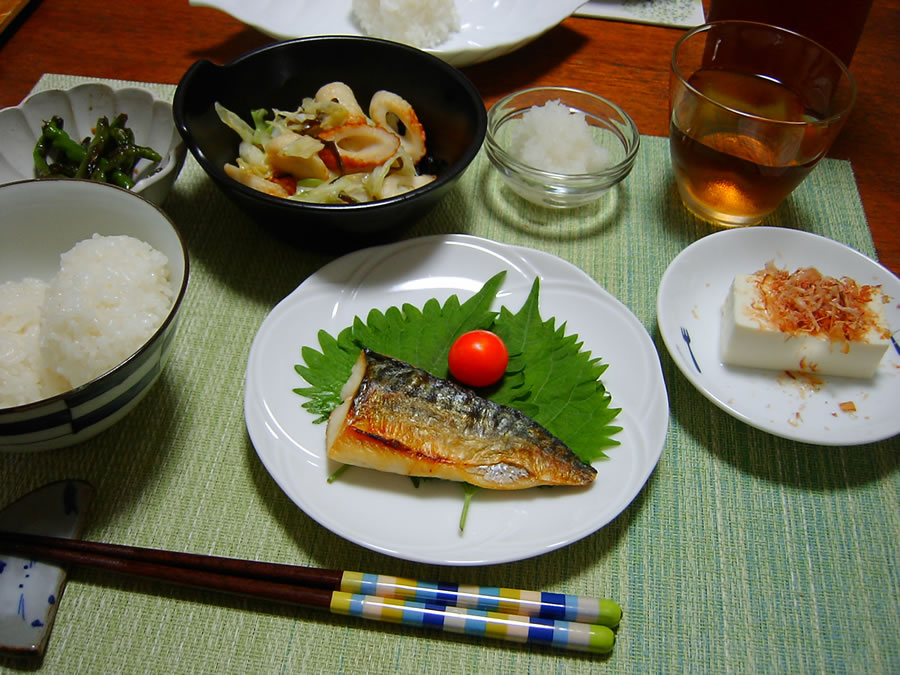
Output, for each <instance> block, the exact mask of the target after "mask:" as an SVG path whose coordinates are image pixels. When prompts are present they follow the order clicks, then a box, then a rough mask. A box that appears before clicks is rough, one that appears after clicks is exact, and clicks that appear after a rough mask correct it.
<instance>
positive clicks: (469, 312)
mask: <svg viewBox="0 0 900 675" xmlns="http://www.w3.org/2000/svg"><path fill="white" fill-rule="evenodd" d="M505 277H506V272H500V273H499V274H495V275H494V276H493V277H491V278H490V279H488V280H487V281H486V282H485V284H484V286H482V287H481V290H479V291H478V293H476V294H475V295H473V296H472V297H471V298H469V299H468V300H466V301H465V302H464V303H462V304H460V302H459V298H458V297H457V296H456V295H452V296H450V297H449V298H448V299H447V301H446V302H445V303H444V304H443V306H442V305H441V304H440V303H439V302H438V301H437V300H435V299H434V298H432V299H431V300H428V301H427V302H426V303H425V306H424V307H423V308H422V309H421V310H419V309H418V308H416V307H414V306H412V305H410V304H404V305H403V307H402V308H398V307H390V308H388V309H387V310H386V311H385V312H382V311H380V310H377V309H373V310H372V311H370V312H369V314H368V316H367V317H366V320H365V321H363V320H362V319H360V318H359V317H356V318H355V319H354V320H353V325H352V326H349V327H347V328H345V329H344V330H342V331H341V332H340V333H339V334H338V337H337V339H335V338H333V337H332V336H331V335H329V334H328V333H327V332H325V331H324V330H322V331H319V333H318V339H319V347H320V348H321V351H317V350H316V349H314V348H312V347H309V346H305V347H303V348H302V349H301V351H300V354H301V356H302V357H303V362H304V364H305V365H300V364H298V365H295V366H294V369H295V370H296V371H297V373H298V374H299V375H300V377H302V378H303V379H304V380H306V382H307V383H309V386H308V387H298V388H296V389H294V390H293V391H294V393H296V394H299V395H300V396H302V397H304V398H306V399H308V400H307V401H305V402H304V403H303V407H304V408H306V409H307V410H308V411H309V412H310V413H312V414H313V415H316V420H315V422H316V423H320V422H324V421H326V420H327V419H328V415H329V414H331V411H332V410H334V409H335V408H336V407H337V406H338V405H340V403H341V387H343V386H344V383H345V382H346V381H347V378H348V377H350V371H351V370H352V369H353V364H354V362H355V361H356V359H357V358H358V357H359V352H360V350H361V349H362V348H363V347H368V348H369V349H371V350H373V351H376V352H379V353H381V354H387V355H388V356H392V357H393V358H395V359H400V360H401V361H406V362H407V363H410V364H412V365H414V366H416V367H418V368H421V369H423V370H426V371H428V372H429V373H431V374H432V375H434V376H435V377H441V378H446V377H447V376H448V375H449V368H448V366H447V354H449V352H450V347H451V345H452V344H453V341H454V340H455V339H456V338H457V337H458V336H459V335H461V334H462V333H465V332H467V331H470V330H475V329H476V328H485V329H487V328H490V326H491V323H492V322H493V320H494V317H495V316H496V315H497V313H496V312H494V311H491V309H490V307H491V305H492V304H493V302H494V298H495V297H496V295H497V290H498V289H499V288H500V284H502V283H503V279H504V278H505Z"/></svg>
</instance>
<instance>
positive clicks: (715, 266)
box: [657, 227, 900, 446]
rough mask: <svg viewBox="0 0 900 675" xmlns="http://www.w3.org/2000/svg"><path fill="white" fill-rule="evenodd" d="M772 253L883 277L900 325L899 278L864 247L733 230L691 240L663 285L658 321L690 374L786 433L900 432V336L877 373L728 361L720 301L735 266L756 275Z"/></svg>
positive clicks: (728, 405) (776, 231)
mask: <svg viewBox="0 0 900 675" xmlns="http://www.w3.org/2000/svg"><path fill="white" fill-rule="evenodd" d="M770 260H771V261H773V262H774V263H775V265H776V266H778V267H780V268H785V269H789V270H790V271H792V272H793V271H794V270H796V269H797V268H798V267H816V268H818V269H819V271H820V272H822V273H823V274H826V275H829V276H834V277H842V276H848V277H851V278H853V279H855V280H856V281H858V282H859V283H861V284H881V287H882V291H883V293H884V294H885V295H887V296H889V297H890V298H892V302H891V303H889V304H887V305H885V307H884V308H885V312H886V314H887V320H888V324H889V325H890V326H891V327H892V330H894V331H896V330H897V328H898V327H900V304H898V299H900V279H898V278H897V277H896V276H895V275H894V274H892V273H891V272H890V270H888V269H886V268H884V267H882V266H881V265H879V264H878V263H876V262H874V261H873V260H871V259H870V258H867V257H866V256H864V255H863V254H862V253H860V252H859V251H856V250H854V249H852V248H850V247H848V246H845V245H844V244H840V243H838V242H836V241H833V240H831V239H827V238H825V237H821V236H819V235H815V234H810V233H808V232H801V231H798V230H791V229H785V228H778V227H748V228H741V229H735V230H724V231H721V232H717V233H715V234H711V235H708V236H706V237H704V238H703V239H700V240H699V241H696V242H694V243H693V244H691V245H690V246H688V247H687V248H686V249H684V250H683V251H682V252H681V253H680V254H679V255H678V256H677V257H676V258H675V259H674V260H673V261H672V263H671V264H670V265H669V267H668V269H667V270H666V272H665V274H664V275H663V278H662V280H661V282H660V285H659V294H658V296H657V317H658V320H659V330H660V332H661V333H662V337H663V341H664V342H665V344H666V348H667V349H668V350H669V353H670V354H671V355H672V358H673V359H674V361H675V364H676V365H677V366H678V368H679V369H680V370H681V372H682V373H684V376H685V377H686V378H687V379H688V380H690V382H691V383H692V384H693V385H694V386H695V387H697V389H698V390H699V391H700V392H701V393H702V394H703V395H704V396H706V397H707V398H708V399H709V400H710V401H712V402H713V403H715V404H716V405H717V406H719V407H720V408H721V409H722V410H724V411H726V412H728V413H730V414H731V415H734V416H735V417H736V418H738V419H739V420H742V421H744V422H746V423H747V424H749V425H751V426H754V427H756V428H757V429H762V430H763V431H768V432H770V433H772V434H775V435H776V436H781V437H783V438H789V439H792V440H797V441H803V442H806V443H815V444H819V445H842V446H846V445H861V444H863V443H872V442H875V441H879V440H883V439H885V438H890V437H892V436H894V435H896V434H897V433H900V415H898V414H897V413H898V410H900V408H898V401H900V351H898V348H897V346H896V343H894V344H893V345H892V346H891V347H890V348H889V351H888V353H887V354H886V355H885V356H884V358H883V359H882V360H881V364H880V365H879V367H878V372H877V373H876V375H875V377H873V378H872V379H871V380H869V379H856V378H847V377H827V376H826V377H817V378H815V379H813V378H805V377H803V376H799V377H798V379H792V378H791V377H790V376H788V375H787V374H786V373H784V372H783V371H771V370H761V369H756V368H735V367H731V366H725V365H724V364H722V362H721V360H720V358H719V330H720V327H721V309H722V305H723V304H724V302H725V297H726V295H727V294H728V291H729V288H730V287H731V282H732V281H733V280H734V277H735V276H736V275H738V274H752V273H753V272H755V271H757V270H759V269H761V268H763V267H764V266H765V264H766V263H767V262H768V261H770ZM682 328H685V329H687V331H688V333H689V335H690V338H691V344H690V350H689V349H688V345H687V344H686V342H685V341H684V339H683V338H682V335H681V329H682ZM691 351H693V355H694V357H695V358H696V360H697V366H695V365H694V363H693V361H692V359H691ZM698 367H699V370H698ZM846 401H852V402H853V403H854V404H855V405H856V409H857V411H856V412H855V413H846V412H843V411H841V409H840V408H839V404H840V403H842V402H846Z"/></svg>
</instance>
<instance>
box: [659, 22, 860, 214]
mask: <svg viewBox="0 0 900 675" xmlns="http://www.w3.org/2000/svg"><path fill="white" fill-rule="evenodd" d="M855 99H856V83H855V82H854V80H853V76H852V75H851V74H850V71H849V70H848V69H847V67H846V66H845V65H844V63H843V62H842V61H841V60H840V59H839V58H837V57H836V56H835V55H834V54H833V53H832V52H830V51H828V50H827V49H825V48H824V47H822V46H821V45H819V44H817V43H816V42H813V41H812V40H810V39H809V38H806V37H803V36H801V35H799V34H797V33H794V32H792V31H789V30H787V29H783V28H778V27H776V26H771V25H768V24H762V23H755V22H748V21H719V22H713V23H709V24H705V25H703V26H699V27H697V28H695V29H693V30H691V31H688V32H687V33H686V34H685V35H684V36H683V37H682V38H681V39H680V40H679V41H678V43H677V44H676V45H675V49H674V50H673V52H672V62H671V69H670V73H669V114H670V117H669V150H670V154H671V159H672V168H673V171H674V175H675V182H676V185H677V186H678V191H679V193H680V195H681V199H682V201H683V202H684V204H685V206H686V207H687V208H688V209H689V210H690V211H692V212H693V213H694V214H696V215H697V216H699V217H700V218H703V219H704V220H707V221H710V222H712V223H714V224H717V225H720V226H723V227H736V226H742V225H755V224H757V223H759V222H761V221H762V220H763V219H764V218H765V217H766V216H767V215H768V214H770V213H771V212H772V211H774V210H775V208H776V207H778V205H779V204H780V203H781V202H782V201H783V200H784V199H785V198H786V197H787V196H788V195H790V193H791V192H792V191H793V190H794V188H796V187H797V186H798V185H799V184H800V183H801V182H802V181H803V179H804V178H806V176H807V175H808V174H809V173H810V171H812V170H813V168H814V167H815V166H816V164H818V163H819V161H820V160H821V159H822V158H823V157H824V156H825V154H826V153H827V152H828V149H829V148H830V147H831V144H832V143H833V142H834V139H835V138H836V137H837V135H838V133H840V130H841V128H842V127H843V125H844V123H845V122H846V120H847V117H848V115H849V113H850V110H851V108H852V107H853V103H854V101H855Z"/></svg>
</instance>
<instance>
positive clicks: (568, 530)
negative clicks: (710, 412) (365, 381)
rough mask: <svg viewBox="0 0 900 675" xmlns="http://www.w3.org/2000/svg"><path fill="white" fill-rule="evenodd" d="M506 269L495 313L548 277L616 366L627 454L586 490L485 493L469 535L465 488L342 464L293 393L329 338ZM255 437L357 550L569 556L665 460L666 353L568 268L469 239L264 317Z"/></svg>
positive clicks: (401, 250)
mask: <svg viewBox="0 0 900 675" xmlns="http://www.w3.org/2000/svg"><path fill="white" fill-rule="evenodd" d="M501 270H506V271H507V275H506V278H505V279H504V282H503V285H502V287H501V289H500V292H499V293H498V299H497V302H496V303H495V308H496V309H499V307H500V306H501V305H502V306H505V307H507V308H509V309H510V310H511V311H513V312H515V311H518V309H519V308H520V307H521V306H522V304H523V303H524V301H525V299H526V297H527V296H528V292H529V290H530V289H531V285H532V283H533V281H534V278H535V277H536V276H538V277H540V279H541V290H540V306H541V316H542V317H543V318H544V319H545V320H547V319H549V318H551V317H554V318H555V319H556V320H557V326H559V325H560V324H561V322H566V333H567V334H571V333H577V334H578V336H579V338H580V339H581V340H583V342H584V345H583V349H587V350H589V351H590V352H591V353H592V355H593V356H595V357H600V358H601V359H602V360H603V362H605V363H608V364H609V368H608V369H607V370H606V372H605V373H604V375H603V383H604V385H605V386H606V388H607V390H608V391H609V392H610V394H611V395H612V404H613V406H615V407H621V408H622V412H621V413H620V414H619V416H618V417H617V418H616V420H615V422H614V423H615V424H617V425H619V426H621V427H623V430H622V431H621V432H620V433H619V434H617V435H616V437H615V438H616V439H617V440H619V441H620V442H621V445H619V446H616V447H613V448H612V449H610V450H609V452H608V455H609V459H607V460H602V461H599V462H597V463H595V466H596V468H597V472H598V473H597V478H596V480H595V482H594V483H593V484H591V485H590V486H589V487H587V488H572V489H569V488H547V489H545V488H540V489H530V490H516V491H497V490H479V491H478V492H477V494H476V495H475V497H474V499H473V501H472V504H471V506H470V509H469V514H468V520H467V522H466V528H465V531H464V532H462V533H461V532H460V531H459V527H458V524H459V516H460V513H461V511H462V506H463V490H462V487H461V486H460V485H459V484H457V483H451V482H449V481H428V482H426V483H425V484H420V487H419V488H415V487H414V486H413V484H412V481H410V479H409V478H408V477H406V476H399V475H394V474H388V473H382V472H378V471H372V470H367V469H360V468H353V469H351V470H350V471H348V472H346V473H345V474H343V475H342V476H341V478H340V479H339V480H337V481H335V482H333V483H330V484H329V483H328V482H326V481H327V478H328V476H329V475H331V473H333V472H334V471H335V470H336V469H337V468H338V467H339V466H340V465H339V464H338V463H336V462H332V461H331V460H328V459H327V457H326V455H325V425H324V424H313V419H314V417H313V415H311V414H310V413H308V412H307V411H306V410H305V409H304V408H301V403H303V401H304V399H302V398H301V397H300V396H298V395H297V394H295V393H293V391H292V390H293V389H294V388H296V387H302V386H305V385H306V383H305V381H304V380H303V379H302V378H301V377H300V376H299V375H298V374H297V373H296V371H295V370H294V365H295V364H297V363H300V362H301V356H300V350H301V348H302V347H303V346H311V347H313V348H316V349H319V343H318V339H317V333H318V331H320V330H325V331H327V332H328V333H329V334H331V335H332V336H336V335H337V334H338V333H339V332H340V331H341V330H342V329H343V328H345V327H347V326H349V325H351V323H352V322H353V318H354V317H355V316H357V315H359V316H361V317H362V318H363V319H365V317H366V315H367V314H368V312H369V310H370V309H373V308H377V309H380V310H382V311H384V310H386V309H387V308H388V307H391V306H401V305H402V304H403V303H410V304H412V305H414V306H417V307H422V306H423V305H424V304H425V302H426V301H427V300H428V299H430V298H437V299H438V300H439V301H440V302H441V303H442V304H443V302H444V301H445V300H446V299H447V298H448V297H449V296H451V295H453V294H456V295H457V296H458V297H459V299H460V301H461V302H464V301H465V300H466V299H468V298H469V297H471V296H472V295H474V294H475V293H476V292H477V291H478V290H479V289H480V288H481V286H482V285H483V284H484V282H485V281H487V280H488V279H489V278H490V277H492V276H493V275H494V274H496V273H498V272H500V271H501ZM244 411H245V417H246V421H247V429H248V431H249V433H250V438H251V440H252V442H253V445H254V446H255V448H256V451H257V453H258V455H259V457H260V459H261V460H262V463H263V464H264V465H265V467H266V469H267V470H268V471H269V473H270V474H271V475H272V478H274V479H275V482H276V483H278V485H279V486H280V487H281V489H282V490H284V492H285V493H286V494H287V495H288V497H290V498H291V500H293V501H294V503H296V504H297V505H298V506H299V507H300V508H302V509H303V510H304V511H305V512H306V513H307V514H308V515H309V516H310V517H312V518H314V519H315V520H316V521H318V522H319V523H320V524H321V525H323V526H324V527H326V528H328V529H329V530H331V531H332V532H334V533H336V534H338V535H340V536H342V537H344V538H346V539H349V540H350V541H352V542H355V543H357V544H359V545H360V546H364V547H366V548H369V549H371V550H374V551H378V552H381V553H385V554H387V555H391V556H395V557H398V558H403V559H406V560H412V561H417V562H424V563H433V564H439V565H486V564H494V563H502V562H509V561H513V560H521V559H523V558H528V557H531V556H535V555H539V554H542V553H546V552H548V551H552V550H554V549H557V548H560V547H563V546H566V545H568V544H571V543H573V542H575V541H577V540H579V539H581V538H583V537H585V536H587V535H589V534H591V533H592V532H594V531H596V530H597V529H599V528H601V527H603V526H604V525H606V524H607V523H609V522H610V521H611V520H612V519H613V518H615V517H616V516H617V515H618V514H619V513H621V512H622V510H623V509H625V507H626V506H628V504H629V503H631V501H632V500H633V499H634V497H635V496H636V495H637V494H638V493H639V492H640V490H641V488H642V487H643V485H644V483H645V482H646V481H647V479H648V478H649V476H650V474H651V473H652V471H653V468H654V467H655V466H656V463H657V461H658V460H659V456H660V453H661V452H662V447H663V443H664V441H665V437H666V432H667V429H668V419H669V407H668V398H667V396H666V388H665V382H664V380H663V377H662V369H661V367H660V363H659V355H658V354H657V352H656V349H655V348H654V346H653V342H652V341H651V340H650V337H649V335H648V334H647V331H646V330H645V329H644V327H643V325H642V324H641V323H640V321H638V319H637V318H636V317H635V316H634V315H633V314H632V313H631V312H630V311H629V310H628V309H627V308H626V307H625V306H624V305H623V304H622V303H620V302H619V301H618V300H616V299H615V298H614V297H613V296H612V295H610V294H609V293H607V292H606V291H605V290H603V288H601V287H600V286H599V285H598V284H597V283H596V282H595V281H594V280H593V279H591V278H590V277H589V276H587V275H586V274H585V273H584V272H582V271H581V270H579V269H578V268H577V267H575V266H573V265H571V264H570V263H568V262H566V261H564V260H561V259H560V258H557V257H555V256H552V255H549V254H547V253H543V252H540V251H534V250H531V249H527V248H523V247H518V246H508V245H505V244H499V243H497V242H493V241H490V240H487V239H481V238H478V237H472V236H467V235H448V236H433V237H422V238H419V239H412V240H409V241H403V242H399V243H396V244H390V245H387V246H381V247H377V248H371V249H366V250H363V251H357V252H355V253H351V254H349V255H346V256H344V257H342V258H340V259H338V260H335V261H334V262H332V263H330V264H328V265H326V266H325V267H323V268H321V269H320V270H318V271H317V272H316V273H315V274H313V275H312V276H310V277H309V278H308V279H306V281H304V282H303V283H302V284H301V285H300V286H299V287H298V288H297V289H296V290H295V291H294V292H293V293H291V294H290V295H289V296H288V297H287V298H285V299H284V300H283V301H282V302H280V303H279V304H278V305H277V306H276V307H275V309H273V310H272V312H271V313H270V314H269V316H268V317H266V319H265V321H264V322H263V324H262V326H261V327H260V329H259V332H258V334H257V336H256V338H255V340H254V342H253V345H252V347H251V349H250V357H249V360H248V365H247V384H246V391H245V399H244Z"/></svg>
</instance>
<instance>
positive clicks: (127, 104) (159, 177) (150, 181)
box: [0, 83, 187, 205]
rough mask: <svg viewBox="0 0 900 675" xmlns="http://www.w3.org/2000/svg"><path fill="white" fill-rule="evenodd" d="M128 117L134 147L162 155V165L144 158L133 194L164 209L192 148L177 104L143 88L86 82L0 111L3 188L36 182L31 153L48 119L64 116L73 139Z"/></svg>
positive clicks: (0, 180)
mask: <svg viewBox="0 0 900 675" xmlns="http://www.w3.org/2000/svg"><path fill="white" fill-rule="evenodd" d="M119 113H126V114H127V115H128V123H127V125H128V127H129V128H130V129H131V130H132V131H133V132H134V136H135V142H136V143H138V144H139V145H147V146H150V147H151V148H153V149H154V150H156V151H157V152H158V153H159V154H160V155H162V156H163V158H162V161H161V162H150V161H149V160H146V159H142V160H141V161H140V162H138V164H137V166H136V167H135V171H136V173H135V176H134V179H135V185H134V187H133V188H132V192H136V193H138V194H140V195H142V196H143V197H146V198H147V199H149V200H150V201H152V202H154V203H155V204H159V205H161V204H162V203H163V202H164V201H165V198H166V196H167V195H168V194H169V190H170V189H171V187H172V185H173V183H174V182H175V179H176V178H177V177H178V173H179V172H180V171H181V167H182V166H183V165H184V159H185V153H186V151H187V147H186V146H185V144H184V141H183V140H182V138H181V136H180V135H179V134H178V130H177V129H176V128H175V122H174V120H173V118H172V104H171V103H169V102H168V101H163V100H160V99H158V98H156V97H155V96H154V95H153V93H152V92H150V91H148V90H146V89H141V88H139V87H126V88H122V89H113V88H112V87H110V86H109V85H106V84H102V83H86V84H80V85H78V86H75V87H72V88H71V89H50V90H47V91H41V92H37V93H35V94H32V95H31V96H29V97H28V98H26V99H25V100H24V101H22V103H20V104H19V105H17V106H13V107H10V108H4V109H3V110H0V184H3V183H12V182H14V181H19V180H24V179H31V178H34V177H35V175H34V160H33V158H32V152H33V150H34V145H35V143H36V141H37V139H38V137H40V135H41V125H42V124H43V123H44V120H47V119H49V118H50V117H51V116H53V115H59V116H60V117H62V118H63V121H64V123H65V127H64V129H65V131H66V132H67V133H68V134H69V136H71V137H72V138H73V139H75V140H78V141H80V140H81V139H83V138H85V137H87V136H90V135H92V133H93V128H94V125H95V124H96V122H97V119H98V118H99V117H101V116H103V115H105V116H106V117H108V118H109V119H112V118H113V117H115V116H116V115H118V114H119Z"/></svg>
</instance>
